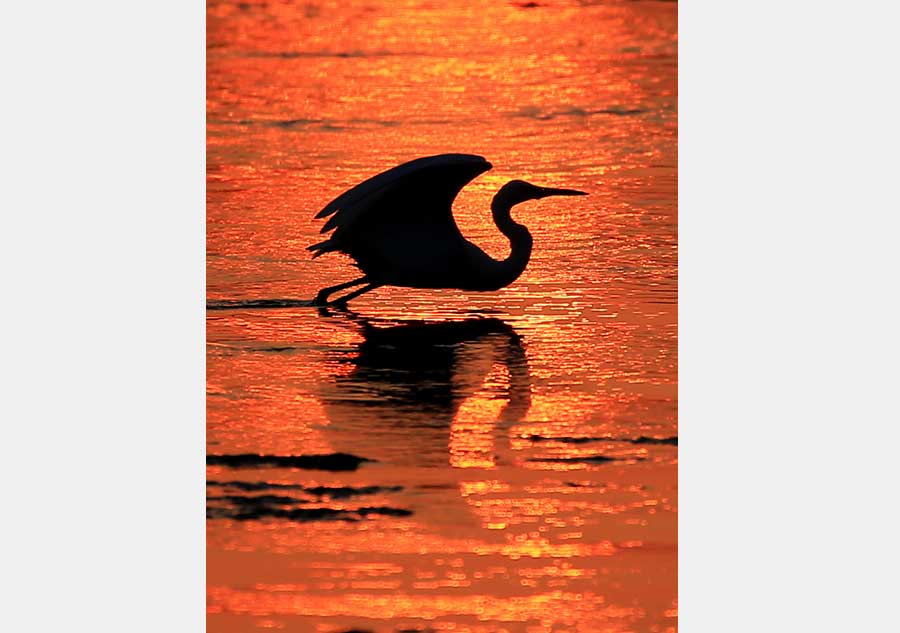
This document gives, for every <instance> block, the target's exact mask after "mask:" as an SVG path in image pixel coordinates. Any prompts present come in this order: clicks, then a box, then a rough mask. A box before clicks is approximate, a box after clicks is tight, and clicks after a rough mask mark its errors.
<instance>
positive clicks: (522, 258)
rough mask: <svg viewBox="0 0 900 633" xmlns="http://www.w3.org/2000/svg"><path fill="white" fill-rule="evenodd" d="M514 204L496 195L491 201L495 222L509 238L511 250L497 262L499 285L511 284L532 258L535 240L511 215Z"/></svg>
mask: <svg viewBox="0 0 900 633" xmlns="http://www.w3.org/2000/svg"><path fill="white" fill-rule="evenodd" d="M511 210H512V205H510V204H509V203H507V202H504V201H503V200H498V199H497V198H496V197H495V198H494V200H493V202H491V213H492V214H493V216H494V224H496V225H497V228H498V229H500V232H501V233H503V235H505V236H506V237H507V239H509V244H510V247H511V251H510V253H509V257H507V258H506V259H504V260H503V261H500V262H497V273H496V274H497V277H498V280H497V281H498V283H499V284H500V286H499V287H503V286H506V285H508V284H511V283H512V282H514V281H515V280H516V279H518V278H519V275H521V274H522V272H523V271H524V270H525V267H526V266H527V265H528V260H529V259H530V258H531V247H532V244H533V242H534V240H533V239H532V237H531V233H530V232H529V231H528V229H527V228H525V226H523V225H521V224H519V223H518V222H515V221H514V220H513V219H512V217H511V216H510V211H511Z"/></svg>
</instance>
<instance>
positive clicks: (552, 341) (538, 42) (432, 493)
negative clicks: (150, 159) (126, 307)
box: [207, 0, 677, 632]
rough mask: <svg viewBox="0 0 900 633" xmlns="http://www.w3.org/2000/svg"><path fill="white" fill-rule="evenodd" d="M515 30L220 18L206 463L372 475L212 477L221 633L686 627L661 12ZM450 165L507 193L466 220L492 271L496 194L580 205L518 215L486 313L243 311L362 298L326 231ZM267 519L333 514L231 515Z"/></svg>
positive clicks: (213, 575) (671, 183) (232, 7)
mask: <svg viewBox="0 0 900 633" xmlns="http://www.w3.org/2000/svg"><path fill="white" fill-rule="evenodd" d="M529 4H533V3H525V2H519V3H516V2H450V1H445V0H439V1H437V0H436V1H432V2H427V1H424V0H422V1H419V2H407V1H404V2H389V1H388V0H371V1H367V2H360V3H355V2H354V3H350V2H305V3H304V2H299V3H283V2H246V3H230V2H229V3H226V2H211V3H209V4H208V26H207V29H208V86H207V95H208V101H207V112H208V206H207V218H208V224H207V227H208V228H207V230H208V243H207V249H208V271H207V272H208V300H209V302H210V305H211V306H213V307H217V306H221V305H222V303H221V302H222V301H223V300H227V301H233V302H238V303H237V304H236V305H237V307H235V308H233V309H227V310H220V309H216V310H209V311H208V312H207V337H208V352H207V363H208V365H207V366H208V370H207V371H208V409H207V410H208V421H207V431H208V432H207V439H208V448H207V452H208V453H209V454H211V455H231V454H245V453H246V454H251V455H267V456H268V455H277V456H298V455H315V454H328V453H333V452H343V453H349V454H352V455H356V456H359V457H364V458H367V459H371V460H376V461H372V462H365V463H362V464H361V465H359V467H358V469H356V470H354V471H341V472H331V471H327V470H310V469H300V468H286V467H272V466H264V467H258V468H247V467H240V468H232V467H230V466H224V465H211V466H208V467H207V474H208V479H209V480H210V481H211V482H219V484H221V483H223V482H238V485H237V486H235V485H234V484H232V485H231V487H229V486H222V485H218V484H215V483H213V484H211V485H210V486H209V495H210V498H211V499H210V501H209V507H210V508H211V511H210V517H211V518H210V519H209V520H208V521H207V526H208V552H207V557H208V570H207V571H208V577H207V581H208V613H209V616H208V622H209V630H210V631H212V632H216V631H225V632H227V631H247V630H254V629H276V630H286V631H329V632H330V631H347V630H351V629H356V630H367V631H379V632H382V631H384V632H387V631H391V632H393V631H400V630H422V631H424V630H434V631H449V630H452V631H485V632H487V631H492V632H493V631H510V632H512V631H535V632H536V631H585V632H587V631H592V632H593V631H667V630H674V628H675V627H676V621H677V587H676V571H677V569H676V560H677V556H676V553H677V531H676V525H677V514H676V512H677V466H676V464H677V446H674V444H675V443H676V440H675V438H676V437H677V411H676V383H677V374H676V361H677V357H676V350H677V347H676V341H677V329H676V293H677V250H676V239H677V235H676V173H677V171H676V167H677V165H676V159H677V153H676V142H677V110H676V43H677V40H676V11H677V6H676V5H675V4H674V3H668V2H641V1H637V2H622V3H596V2H551V1H549V0H546V1H541V2H538V3H537V4H538V6H528V5H529ZM444 152H464V153H474V154H480V155H483V156H485V157H486V158H487V159H488V160H490V161H491V162H492V163H493V164H494V169H493V170H492V171H490V172H488V173H486V174H484V175H483V176H481V177H479V178H478V179H477V180H476V181H475V182H473V183H472V184H470V185H469V186H468V187H467V188H466V189H465V190H464V191H463V193H462V194H461V195H460V197H459V198H458V199H457V201H456V206H455V214H456V218H457V222H458V223H459V225H460V227H461V228H462V230H463V233H464V234H465V235H466V236H467V237H468V238H469V239H471V240H472V241H474V242H475V243H477V244H479V245H480V246H482V248H484V249H485V250H486V251H487V252H489V253H490V254H492V255H494V256H495V257H503V256H505V255H506V253H507V252H508V245H507V242H506V240H505V239H504V238H503V237H502V236H501V235H500V234H499V232H498V231H497V230H496V228H495V227H493V225H492V224H491V221H490V214H489V212H488V207H489V204H490V198H491V196H492V195H493V193H494V192H495V191H496V189H497V188H498V187H499V186H500V185H502V184H503V183H504V182H505V181H507V180H511V179H514V178H521V179H525V180H529V181H531V182H534V183H535V184H539V185H551V186H560V187H570V188H576V189H580V190H583V191H586V192H589V194H590V195H589V196H586V197H579V198H547V199H544V200H540V201H533V202H529V203H526V204H523V205H520V206H518V207H516V208H515V209H514V212H513V215H514V217H515V218H516V219H517V220H518V221H520V222H522V223H524V224H526V225H527V226H528V227H529V228H530V230H531V232H532V234H533V235H534V238H535V249H534V254H533V256H532V261H531V263H530V264H529V266H528V268H527V270H526V271H525V273H524V274H523V275H522V277H520V278H519V279H518V280H517V281H516V282H515V283H514V284H513V285H512V286H510V287H509V288H506V289H504V290H502V291H500V292H496V293H486V294H468V293H463V292H455V291H446V290H442V291H427V290H409V289H394V288H382V289H379V290H376V291H374V292H372V293H369V294H367V295H364V296H363V297H360V298H359V299H356V300H354V301H353V302H352V303H351V304H350V306H351V311H350V312H349V313H343V312H340V311H333V310H332V311H329V312H325V313H320V312H319V311H317V310H316V309H313V308H309V307H304V306H302V305H299V304H298V305H296V306H294V307H286V308H285V307H282V308H278V309H259V308H257V307H253V306H252V304H249V303H243V304H242V303H240V302H241V301H247V300H272V299H309V298H311V297H312V296H313V295H314V294H315V292H316V291H317V290H318V289H319V288H321V287H324V286H327V285H333V284H336V283H338V282H341V281H345V280H349V279H352V278H354V276H355V273H356V270H355V269H354V268H352V267H351V266H349V264H348V262H347V260H346V259H343V258H342V257H341V256H335V255H329V256H327V257H323V258H320V259H317V260H316V261H311V260H310V259H309V257H308V253H307V252H306V251H305V250H304V249H305V247H306V246H307V245H309V244H311V243H313V242H314V241H315V240H316V239H317V235H318V229H319V227H320V222H318V221H315V220H314V219H313V215H314V214H315V213H316V212H317V211H318V210H319V209H321V208H322V207H323V206H324V205H325V204H326V203H327V202H329V201H330V200H331V199H332V198H334V197H335V196H337V195H338V194H339V193H341V192H342V191H343V190H345V189H346V188H348V187H350V186H352V185H354V184H356V183H357V182H359V181H361V180H362V179H364V178H366V177H368V176H371V175H373V174H375V173H377V172H379V171H381V170H383V169H387V168H389V167H391V166H393V165H396V164H398V163H401V162H404V161H406V160H410V159H412V158H416V157H418V156H425V155H430V154H438V153H444ZM411 322H413V323H411ZM640 438H654V439H656V440H660V439H662V440H664V442H662V443H658V442H656V443H654V442H648V441H646V440H640ZM598 456H600V457H603V458H607V460H602V459H597V458H598ZM590 458H594V459H590ZM553 460H557V461H553ZM247 482H250V483H263V484H266V486H262V487H259V489H258V490H252V491H248V490H246V489H242V488H241V487H240V485H239V484H241V483H244V484H246V483H247ZM279 485H280V486H282V487H279ZM283 486H288V487H283ZM290 486H293V487H290ZM372 486H375V487H377V488H371V487H372ZM321 487H325V488H332V489H335V488H338V489H341V490H344V491H345V492H346V494H338V493H337V492H334V491H332V492H331V493H328V492H324V493H323V492H322V490H324V488H321ZM244 488H246V486H245V487H244ZM317 489H318V493H316V492H311V490H313V491H316V490H317ZM263 494H268V495H279V496H281V497H287V498H289V500H293V501H294V502H295V505H294V506H288V505H284V504H285V503H286V500H285V499H282V500H281V501H280V502H277V503H275V505H273V506H268V507H278V508H286V507H297V508H304V509H324V510H325V511H326V513H325V514H324V515H316V516H315V517H314V518H313V517H312V515H303V516H299V517H298V516H293V515H292V516H290V517H287V516H284V515H277V513H276V514H270V515H265V513H263V515H261V516H259V517H246V516H245V517H243V519H239V518H235V516H236V515H235V512H233V511H232V512H231V513H230V514H229V511H228V509H229V508H231V510H234V508H236V507H239V506H235V505H234V504H235V503H238V502H244V503H246V502H247V501H246V499H247V498H249V497H253V496H256V495H263ZM238 497H240V499H237V500H236V498H238ZM242 500H243V501H242ZM279 503H281V504H282V505H278V504H279ZM217 508H218V509H221V508H225V509H226V511H225V512H219V511H218V510H217ZM365 508H376V509H381V510H378V511H376V512H373V511H368V510H365ZM360 509H363V510H362V511H360ZM382 511H383V512H382ZM329 513H330V514H329Z"/></svg>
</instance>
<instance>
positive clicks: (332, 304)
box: [326, 297, 350, 312]
mask: <svg viewBox="0 0 900 633" xmlns="http://www.w3.org/2000/svg"><path fill="white" fill-rule="evenodd" d="M326 305H327V306H328V307H329V308H334V309H335V310H340V311H342V312H349V311H350V308H349V306H348V305H347V300H346V299H344V298H343V297H341V298H340V299H335V300H334V301H329V302H328V303H327V304H326Z"/></svg>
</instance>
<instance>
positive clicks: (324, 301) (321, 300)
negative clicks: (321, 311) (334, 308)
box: [312, 290, 330, 307]
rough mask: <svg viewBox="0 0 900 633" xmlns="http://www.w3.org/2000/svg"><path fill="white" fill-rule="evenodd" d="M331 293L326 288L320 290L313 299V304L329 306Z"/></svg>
mask: <svg viewBox="0 0 900 633" xmlns="http://www.w3.org/2000/svg"><path fill="white" fill-rule="evenodd" d="M329 294H330V293H328V292H325V291H324V290H320V291H319V294H317V295H316V298H315V299H313V300H312V304H313V305H314V306H323V307H324V306H327V305H328V295H329Z"/></svg>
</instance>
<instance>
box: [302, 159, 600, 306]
mask: <svg viewBox="0 0 900 633" xmlns="http://www.w3.org/2000/svg"><path fill="white" fill-rule="evenodd" d="M491 167H492V165H491V164H490V163H489V162H488V161H487V160H485V159H484V158H483V157H481V156H475V155H472V154H441V155H439V156H427V157H424V158H418V159H416V160H413V161H410V162H408V163H404V164H402V165H398V166H397V167H394V168H392V169H389V170H387V171H385V172H383V173H381V174H378V175H377V176H373V177H372V178H369V179H368V180H366V181H364V182H362V183H360V184H358V185H356V186H355V187H353V188H352V189H350V190H348V191H346V192H344V193H343V194H341V195H340V196H338V197H337V198H335V199H334V200H332V201H331V202H330V203H329V204H328V205H327V206H326V207H325V208H324V209H322V210H321V211H319V213H318V214H316V218H317V219H321V218H326V217H329V216H331V217H330V218H329V219H328V221H327V222H326V223H325V226H323V227H322V230H321V232H322V233H327V232H329V231H334V232H333V233H332V234H331V236H330V237H329V238H328V239H326V240H324V241H322V242H319V243H317V244H313V245H312V246H309V247H308V250H311V251H313V253H314V254H313V259H315V258H316V257H318V256H320V255H324V254H325V253H330V252H334V251H337V252H341V253H345V254H347V255H349V256H350V257H351V258H353V260H355V262H356V266H357V268H359V269H360V270H361V271H362V273H363V276H362V277H360V278H358V279H354V280H353V281H348V282H346V283H341V284H337V285H335V286H330V287H328V288H323V289H322V290H320V291H319V293H318V294H317V295H316V298H315V300H314V303H315V304H316V305H345V304H346V303H347V302H348V301H349V300H350V299H353V298H355V297H358V296H359V295H361V294H363V293H365V292H369V291H370V290H375V289H376V288H380V287H381V286H400V287H405V288H456V289H459V290H471V291H493V290H499V289H500V288H503V287H504V286H508V285H509V284H511V283H512V282H513V281H515V280H516V279H518V277H519V275H521V274H522V272H523V271H524V270H525V267H526V266H527V265H528V260H529V259H530V257H531V247H532V242H533V240H532V237H531V233H529V231H528V229H527V228H525V226H523V225H521V224H519V223H517V222H515V221H514V220H513V219H512V217H511V215H510V212H511V211H512V208H513V206H515V205H517V204H519V203H521V202H525V201H526V200H537V199H539V198H546V197H547V196H583V195H587V194H586V193H585V192H583V191H576V190H574V189H554V188H552V187H538V186H537V185H532V184H531V183H527V182H525V181H523V180H512V181H510V182H508V183H506V184H505V185H503V186H502V187H501V188H500V190H499V191H498V192H497V194H496V195H495V196H494V199H493V201H492V202H491V213H492V214H493V218H494V224H496V225H497V228H498V229H499V230H500V232H501V233H503V235H505V236H506V238H507V239H508V240H509V243H510V248H511V250H510V254H509V257H507V258H506V259H504V260H500V261H498V260H496V259H493V258H492V257H491V256H489V255H488V254H487V253H485V252H484V251H483V250H481V249H480V248H478V247H477V246H476V245H475V244H473V243H472V242H470V241H468V240H467V239H466V238H464V237H463V235H462V233H461V232H460V230H459V227H458V226H457V225H456V222H455V221H454V220H453V210H452V205H453V200H454V199H455V198H456V196H457V195H458V194H459V192H460V191H461V190H462V188H463V187H465V186H466V184H468V183H469V182H471V181H472V180H473V179H474V178H475V177H476V176H478V175H480V174H482V173H484V172H486V171H487V170H489V169H490V168H491ZM354 286H362V288H359V289H357V290H354V291H352V292H350V293H349V294H347V295H344V296H343V297H341V298H339V299H337V300H335V301H332V302H329V301H328V297H329V296H331V295H332V294H334V293H335V292H338V291H341V290H346V289H348V288H352V287H354Z"/></svg>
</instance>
